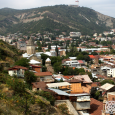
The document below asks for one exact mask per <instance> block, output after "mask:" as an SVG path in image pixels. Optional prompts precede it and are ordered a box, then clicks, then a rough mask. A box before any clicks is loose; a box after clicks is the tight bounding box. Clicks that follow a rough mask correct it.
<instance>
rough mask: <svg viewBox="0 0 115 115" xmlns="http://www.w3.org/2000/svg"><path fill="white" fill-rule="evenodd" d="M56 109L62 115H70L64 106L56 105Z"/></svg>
mask: <svg viewBox="0 0 115 115" xmlns="http://www.w3.org/2000/svg"><path fill="white" fill-rule="evenodd" d="M58 108H59V109H60V111H61V112H62V113H63V114H64V115H70V114H69V111H68V108H67V106H66V104H60V105H58Z"/></svg>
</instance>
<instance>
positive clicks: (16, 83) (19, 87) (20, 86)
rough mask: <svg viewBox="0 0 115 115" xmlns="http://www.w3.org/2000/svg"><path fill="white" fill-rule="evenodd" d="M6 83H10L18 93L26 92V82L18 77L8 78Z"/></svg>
mask: <svg viewBox="0 0 115 115" xmlns="http://www.w3.org/2000/svg"><path fill="white" fill-rule="evenodd" d="M5 82H6V84H8V85H9V86H10V87H11V88H12V89H13V90H14V91H15V93H17V94H20V95H22V94H23V93H24V92H25V84H24V82H22V81H21V80H19V79H18V78H11V77H9V78H7V79H6V81H5Z"/></svg>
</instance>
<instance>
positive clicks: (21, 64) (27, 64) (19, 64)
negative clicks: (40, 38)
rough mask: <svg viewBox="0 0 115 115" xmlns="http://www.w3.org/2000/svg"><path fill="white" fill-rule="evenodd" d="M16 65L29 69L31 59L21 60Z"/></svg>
mask: <svg viewBox="0 0 115 115" xmlns="http://www.w3.org/2000/svg"><path fill="white" fill-rule="evenodd" d="M15 65H18V66H24V67H29V59H26V58H21V59H19V60H18V61H16V62H15Z"/></svg>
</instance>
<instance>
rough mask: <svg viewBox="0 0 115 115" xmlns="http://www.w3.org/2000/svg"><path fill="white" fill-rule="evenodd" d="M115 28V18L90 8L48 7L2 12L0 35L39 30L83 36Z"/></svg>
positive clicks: (0, 14)
mask: <svg viewBox="0 0 115 115" xmlns="http://www.w3.org/2000/svg"><path fill="white" fill-rule="evenodd" d="M114 27H115V18H112V17H109V16H106V15H103V14H101V13H99V12H96V11H94V10H92V9H90V8H86V7H72V6H66V5H58V6H48V7H41V8H34V9H27V10H15V9H9V8H4V9H1V10H0V34H6V33H15V32H21V33H24V34H31V33H36V32H38V31H40V32H43V31H49V32H56V33H59V34H60V32H67V33H69V32H70V31H80V32H82V34H88V33H90V34H92V33H94V32H102V31H104V30H109V29H110V28H114Z"/></svg>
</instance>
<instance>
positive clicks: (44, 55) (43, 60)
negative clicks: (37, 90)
mask: <svg viewBox="0 0 115 115" xmlns="http://www.w3.org/2000/svg"><path fill="white" fill-rule="evenodd" d="M47 58H49V56H48V55H46V54H41V59H42V65H45V61H46V59H47Z"/></svg>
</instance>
